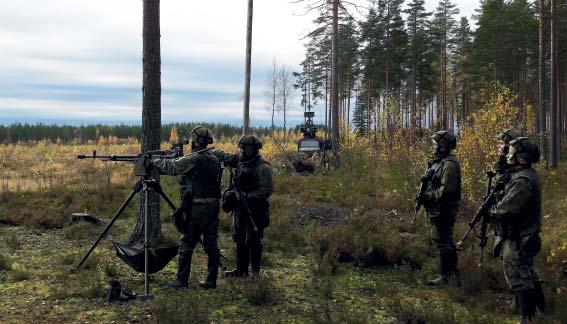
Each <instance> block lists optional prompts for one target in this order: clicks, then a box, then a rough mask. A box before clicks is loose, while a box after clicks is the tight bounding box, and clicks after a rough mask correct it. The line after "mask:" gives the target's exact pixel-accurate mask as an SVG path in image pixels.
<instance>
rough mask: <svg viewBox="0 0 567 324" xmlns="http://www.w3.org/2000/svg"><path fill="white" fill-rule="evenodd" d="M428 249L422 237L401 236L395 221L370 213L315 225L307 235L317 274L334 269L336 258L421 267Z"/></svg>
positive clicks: (365, 264) (357, 262)
mask: <svg viewBox="0 0 567 324" xmlns="http://www.w3.org/2000/svg"><path fill="white" fill-rule="evenodd" d="M409 240H411V243H412V244H409ZM427 250H428V245H427V243H426V241H425V240H423V239H421V238H418V237H417V236H414V235H410V236H407V237H406V236H400V227H397V226H396V224H395V223H394V222H387V221H385V220H380V219H377V218H376V217H372V216H359V217H353V218H351V220H350V221H349V222H348V223H347V224H346V225H341V226H337V227H335V228H333V229H316V230H315V231H314V233H313V234H312V235H311V239H310V251H311V254H312V256H313V257H314V270H315V272H316V273H319V274H324V273H329V272H331V273H336V272H337V269H338V264H339V262H353V263H354V264H355V265H357V266H361V267H379V266H391V267H409V268H410V269H414V270H415V269H420V268H421V267H422V265H423V264H424V263H425V261H426V258H427Z"/></svg>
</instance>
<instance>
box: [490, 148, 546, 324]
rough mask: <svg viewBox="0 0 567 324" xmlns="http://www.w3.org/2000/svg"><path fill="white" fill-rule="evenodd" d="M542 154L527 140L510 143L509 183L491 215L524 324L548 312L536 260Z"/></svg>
mask: <svg viewBox="0 0 567 324" xmlns="http://www.w3.org/2000/svg"><path fill="white" fill-rule="evenodd" d="M539 158H540V152H539V148H538V147H537V145H536V144H535V143H534V142H533V141H532V140H530V139H528V138H526V137H519V138H517V139H514V140H512V141H510V142H509V149H508V153H507V164H508V165H509V167H508V171H507V172H509V175H510V180H509V181H508V182H507V183H506V185H505V187H504V192H503V193H502V196H501V198H500V199H499V200H498V202H497V203H496V205H495V206H494V207H493V208H492V210H491V211H490V216H491V218H492V221H493V223H494V228H495V235H496V240H495V247H494V254H495V255H499V256H501V258H502V262H503V270H504V276H505V277H506V282H507V283H508V286H509V287H510V289H511V290H512V291H513V292H514V295H515V299H516V301H517V303H518V305H519V307H520V313H521V316H522V320H521V323H528V322H530V321H531V320H532V319H533V318H534V316H535V313H536V307H537V308H538V309H539V310H540V311H541V312H543V311H544V310H545V297H544V294H543V289H542V287H541V282H540V279H539V277H538V275H537V273H536V272H535V270H534V268H533V258H534V257H535V256H536V255H537V254H538V253H539V251H540V250H541V238H540V235H539V233H540V231H541V186H540V181H539V177H538V175H537V173H536V171H535V170H534V169H533V168H532V164H533V163H537V162H538V161H539Z"/></svg>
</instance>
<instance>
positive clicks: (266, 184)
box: [215, 135, 273, 277]
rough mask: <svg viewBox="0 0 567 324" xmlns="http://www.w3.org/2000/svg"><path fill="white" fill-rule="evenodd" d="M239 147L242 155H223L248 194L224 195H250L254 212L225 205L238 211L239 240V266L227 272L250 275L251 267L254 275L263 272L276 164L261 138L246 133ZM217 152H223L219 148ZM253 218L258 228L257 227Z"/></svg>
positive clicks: (233, 197) (228, 198)
mask: <svg viewBox="0 0 567 324" xmlns="http://www.w3.org/2000/svg"><path fill="white" fill-rule="evenodd" d="M238 148H240V154H239V155H234V154H226V153H223V152H221V155H220V158H221V160H222V161H224V163H225V165H227V166H229V167H232V168H235V173H234V176H235V177H236V178H235V179H234V180H235V182H237V183H238V184H239V185H240V189H241V190H242V192H243V193H244V197H240V196H239V195H237V194H236V192H235V191H233V190H229V191H227V192H226V193H225V194H224V195H223V199H224V200H225V201H235V200H239V199H246V202H247V203H248V206H249V208H250V210H251V214H249V213H248V212H247V211H245V210H243V208H242V207H241V205H240V204H235V205H233V206H232V207H233V208H231V207H227V208H226V209H225V210H226V211H227V212H228V211H232V212H234V222H233V240H234V242H235V243H236V268H235V269H234V270H232V271H227V272H225V275H226V276H228V277H246V276H248V275H249V267H250V268H251V270H252V274H253V275H257V274H259V272H260V264H261V261H262V238H263V236H264V229H265V228H266V227H268V225H269V224H270V220H269V201H268V198H269V197H270V195H271V194H272V191H273V180H272V167H271V166H270V163H268V162H267V161H266V160H264V158H263V157H262V155H261V154H260V149H261V148H262V141H261V140H260V138H258V137H257V136H254V135H244V136H242V137H241V138H240V139H239V141H238ZM215 154H219V151H216V152H215ZM217 156H219V155H217ZM226 205H230V204H226ZM223 208H224V205H223ZM251 219H252V220H253V223H254V224H255V225H256V227H257V230H256V229H254V227H253V224H252V222H251Z"/></svg>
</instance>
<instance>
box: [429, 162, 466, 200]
mask: <svg viewBox="0 0 567 324" xmlns="http://www.w3.org/2000/svg"><path fill="white" fill-rule="evenodd" d="M431 162H432V163H431V165H430V167H429V168H430V170H431V172H432V173H433V177H432V179H431V181H430V182H429V186H428V187H427V191H426V192H425V197H426V200H427V201H428V205H429V206H430V207H432V208H436V207H443V206H445V205H448V206H458V205H459V202H460V200H461V163H460V162H459V159H458V158H457V157H456V156H454V155H452V154H449V155H448V156H445V157H442V158H437V159H435V160H433V161H431Z"/></svg>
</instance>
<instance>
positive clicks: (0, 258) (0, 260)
mask: <svg viewBox="0 0 567 324" xmlns="http://www.w3.org/2000/svg"><path fill="white" fill-rule="evenodd" d="M11 269H12V262H11V261H10V259H9V258H8V257H7V256H5V255H4V254H2V253H0V271H9V270H11Z"/></svg>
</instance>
